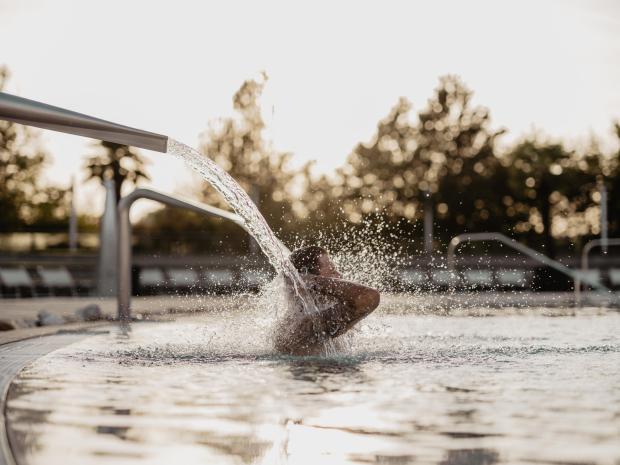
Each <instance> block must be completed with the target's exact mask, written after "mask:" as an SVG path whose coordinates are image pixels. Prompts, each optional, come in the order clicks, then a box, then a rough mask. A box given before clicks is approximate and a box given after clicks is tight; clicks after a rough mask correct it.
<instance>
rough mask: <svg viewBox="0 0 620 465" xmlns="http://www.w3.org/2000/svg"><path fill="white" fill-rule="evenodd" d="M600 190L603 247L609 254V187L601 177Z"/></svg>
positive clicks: (604, 252) (604, 251) (603, 250)
mask: <svg viewBox="0 0 620 465" xmlns="http://www.w3.org/2000/svg"><path fill="white" fill-rule="evenodd" d="M598 185H599V192H600V193H601V207H600V211H601V249H602V252H603V254H604V255H606V254H607V245H608V244H607V241H608V232H607V231H608V228H607V187H605V182H604V181H603V179H602V178H601V179H599V181H598Z"/></svg>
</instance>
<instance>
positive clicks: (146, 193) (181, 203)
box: [117, 188, 249, 322]
mask: <svg viewBox="0 0 620 465" xmlns="http://www.w3.org/2000/svg"><path fill="white" fill-rule="evenodd" d="M138 199H149V200H154V201H155V202H159V203H163V204H164V205H168V206H171V207H177V208H184V209H186V210H190V211H193V212H196V213H200V214H202V215H207V216H215V217H218V218H223V219H225V220H229V221H232V222H233V223H235V224H237V225H239V227H241V228H243V229H244V230H245V231H247V232H248V233H249V231H248V230H247V228H246V226H245V223H244V222H243V219H242V218H241V217H240V216H239V215H236V214H234V213H231V212H227V211H225V210H221V209H219V208H216V207H212V206H211V205H207V204H204V203H201V202H194V201H192V200H187V199H183V198H181V197H176V196H172V195H169V194H165V193H163V192H159V191H156V190H154V189H145V188H140V189H136V190H135V191H133V192H132V193H131V194H129V195H126V196H125V197H123V198H122V199H121V200H120V202H118V225H119V234H118V242H117V244H118V273H117V280H118V281H117V282H118V308H117V311H118V313H117V315H118V319H119V321H121V322H128V321H130V320H131V221H130V220H129V211H130V209H131V206H132V205H133V203H134V202H135V201H136V200H138Z"/></svg>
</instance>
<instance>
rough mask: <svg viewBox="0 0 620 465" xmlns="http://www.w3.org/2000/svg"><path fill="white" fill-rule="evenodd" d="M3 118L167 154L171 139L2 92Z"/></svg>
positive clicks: (0, 93) (1, 114)
mask: <svg viewBox="0 0 620 465" xmlns="http://www.w3.org/2000/svg"><path fill="white" fill-rule="evenodd" d="M0 119H3V120H7V121H13V122H14V123H19V124H25V125H27V126H35V127H38V128H43V129H51V130H52V131H59V132H66V133H68V134H74V135H77V136H84V137H91V138H93V139H99V140H105V141H108V142H116V143H117V144H123V145H132V146H134V147H141V148H143V149H148V150H155V151H156V152H163V153H166V150H167V148H168V137H167V136H163V135H161V134H156V133H153V132H148V131H142V130H140V129H135V128H131V127H129V126H123V125H121V124H117V123H112V122H110V121H105V120H102V119H99V118H94V117H92V116H88V115H84V114H82V113H76V112H75V111H70V110H65V109H64V108H59V107H54V106H52V105H47V104H45V103H41V102H36V101H34V100H28V99H25V98H22V97H17V96H15V95H11V94H7V93H5V92H0Z"/></svg>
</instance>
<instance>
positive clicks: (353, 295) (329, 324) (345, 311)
mask: <svg viewBox="0 0 620 465" xmlns="http://www.w3.org/2000/svg"><path fill="white" fill-rule="evenodd" d="M304 279H305V281H306V283H307V284H308V286H309V287H310V289H311V290H312V292H313V293H315V294H318V295H322V296H325V297H327V298H331V299H333V300H335V301H336V302H337V304H336V305H333V306H331V307H329V308H327V309H325V310H322V311H321V316H320V319H321V320H322V321H323V322H324V323H325V325H326V329H328V332H329V333H330V335H331V336H332V337H335V336H339V335H341V334H343V333H345V332H346V331H348V330H349V329H351V327H353V325H355V323H357V322H358V321H360V320H361V319H362V318H364V317H366V316H367V315H369V314H370V313H371V312H372V311H373V310H375V309H376V308H377V306H378V305H379V301H380V295H379V292H378V291H377V290H376V289H373V288H371V287H368V286H364V285H362V284H358V283H355V282H352V281H347V280H345V279H341V278H334V277H325V276H304Z"/></svg>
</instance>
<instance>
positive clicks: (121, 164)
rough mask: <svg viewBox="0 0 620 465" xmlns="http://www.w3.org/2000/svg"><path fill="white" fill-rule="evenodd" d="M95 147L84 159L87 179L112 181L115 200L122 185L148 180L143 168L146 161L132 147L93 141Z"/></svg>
mask: <svg viewBox="0 0 620 465" xmlns="http://www.w3.org/2000/svg"><path fill="white" fill-rule="evenodd" d="M95 149H96V150H97V152H98V153H97V154H96V155H93V156H90V157H89V158H88V159H87V160H86V166H85V168H86V170H87V171H88V178H87V179H93V178H97V179H100V180H101V182H103V181H105V180H108V179H111V180H112V181H114V191H115V194H116V201H117V202H118V201H119V200H120V198H121V193H122V189H123V185H125V184H127V183H129V184H132V185H136V184H137V183H138V182H139V181H140V180H142V179H143V180H146V181H148V180H150V177H149V175H148V174H147V173H146V170H145V165H146V161H145V160H144V159H143V158H142V156H141V155H140V153H139V152H138V151H137V150H136V149H134V148H133V147H129V146H127V145H121V144H116V143H114V142H106V141H101V142H96V143H95Z"/></svg>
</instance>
